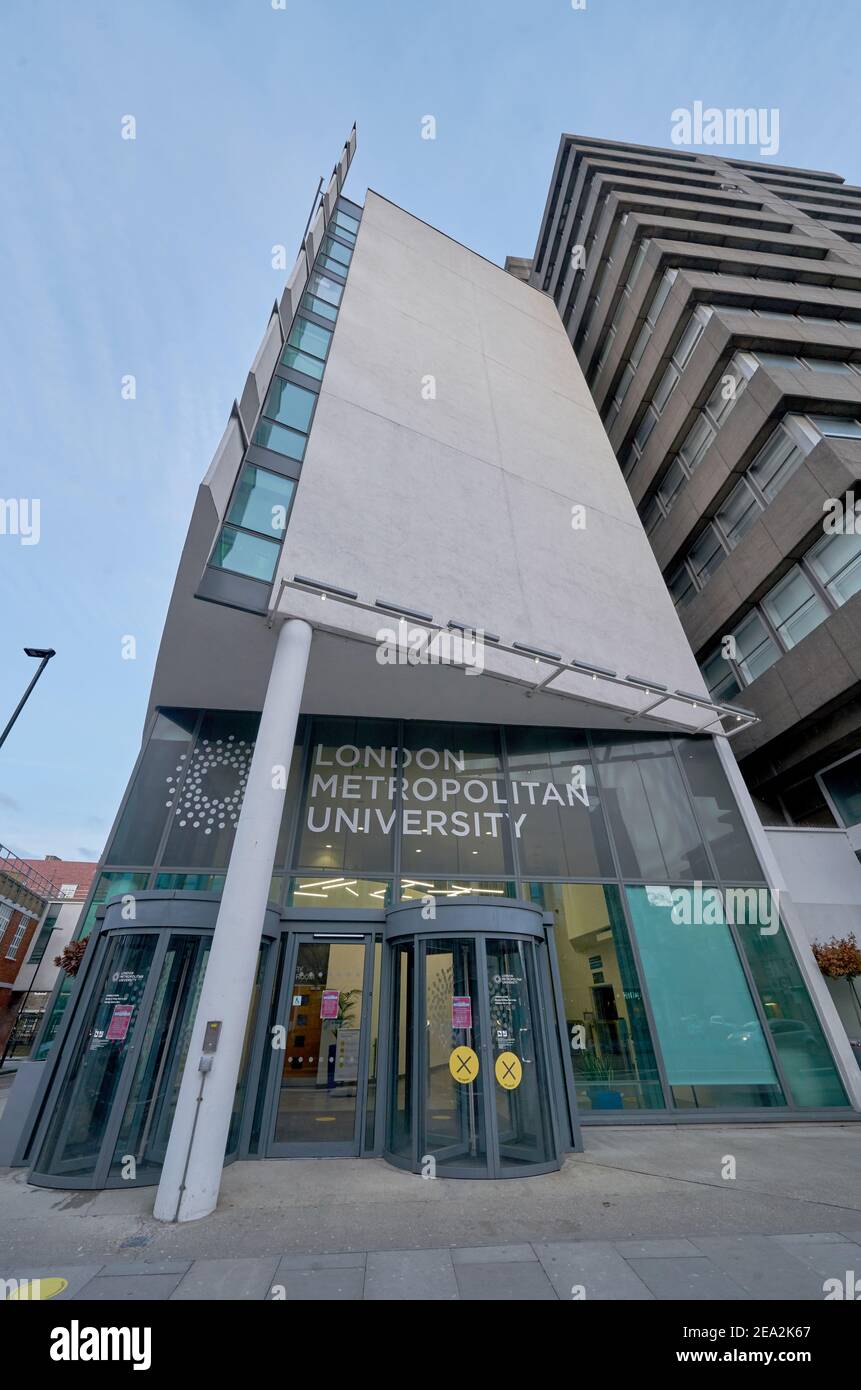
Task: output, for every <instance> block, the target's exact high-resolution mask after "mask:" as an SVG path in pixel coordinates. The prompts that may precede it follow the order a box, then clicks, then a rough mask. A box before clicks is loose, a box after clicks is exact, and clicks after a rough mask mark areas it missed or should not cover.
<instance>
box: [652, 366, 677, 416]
mask: <svg viewBox="0 0 861 1390" xmlns="http://www.w3.org/2000/svg"><path fill="white" fill-rule="evenodd" d="M678 384H679V369H678V367H676V366H674V364H673V363H672V362H671V363H670V365H669V366H668V367H667V370H666V371H665V372H664V375H663V376H662V377H661V380H660V382H659V383H658V387H657V390H656V391H655V394H654V396H653V397H652V405H653V406H654V408H655V410H656V411H657V412H658V414H659V415H660V414H661V412H662V411H663V409H664V406H665V405H666V404H667V401H668V400H669V399H670V396H671V395H672V394H673V392H674V391H675V389H676V387H677V386H678Z"/></svg>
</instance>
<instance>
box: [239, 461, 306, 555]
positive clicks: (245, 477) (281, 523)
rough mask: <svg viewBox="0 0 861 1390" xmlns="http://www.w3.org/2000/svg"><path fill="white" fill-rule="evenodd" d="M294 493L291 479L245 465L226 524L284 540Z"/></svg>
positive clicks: (251, 465) (294, 489)
mask: <svg viewBox="0 0 861 1390" xmlns="http://www.w3.org/2000/svg"><path fill="white" fill-rule="evenodd" d="M295 491H296V484H295V483H294V482H293V481H292V480H291V479H290V478H282V477H281V476H280V475H279V474H278V473H270V472H269V471H268V469H266V468H258V467H257V466H256V465H255V464H246V466H245V471H244V472H243V474H242V477H241V479H240V481H239V487H238V488H237V490H236V496H235V498H234V499H233V505H232V507H231V508H230V512H229V514H228V517H227V520H228V521H229V522H232V523H233V525H234V526H243V527H245V529H246V530H248V531H258V532H260V534H261V535H264V536H270V537H279V536H282V535H283V534H284V529H285V527H286V525H287V516H288V513H289V511H290V504H291V502H292V501H293V495H294V493H295Z"/></svg>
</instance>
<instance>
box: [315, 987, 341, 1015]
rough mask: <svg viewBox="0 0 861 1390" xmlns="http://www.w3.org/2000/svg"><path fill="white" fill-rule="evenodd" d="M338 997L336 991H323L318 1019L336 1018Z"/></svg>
mask: <svg viewBox="0 0 861 1390" xmlns="http://www.w3.org/2000/svg"><path fill="white" fill-rule="evenodd" d="M339 1002H340V995H339V993H338V991H337V990H336V989H324V990H323V998H322V999H321V1000H320V1017H321V1018H337V1017H338V1004H339Z"/></svg>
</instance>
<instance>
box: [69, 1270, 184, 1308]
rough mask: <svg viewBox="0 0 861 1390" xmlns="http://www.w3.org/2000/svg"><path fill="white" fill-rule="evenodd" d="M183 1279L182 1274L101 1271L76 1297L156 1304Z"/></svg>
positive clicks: (88, 1300)
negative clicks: (107, 1272) (104, 1273)
mask: <svg viewBox="0 0 861 1390" xmlns="http://www.w3.org/2000/svg"><path fill="white" fill-rule="evenodd" d="M181 1278H182V1275H181V1274H109V1275H106V1276H104V1277H103V1276H102V1275H100V1274H99V1275H96V1278H95V1279H91V1280H90V1282H89V1284H85V1286H84V1287H83V1288H82V1289H81V1291H80V1293H78V1294H76V1295H75V1297H76V1298H78V1299H81V1300H85V1301H86V1302H88V1303H113V1302H115V1301H116V1302H123V1301H125V1300H128V1301H129V1302H135V1303H155V1302H159V1301H163V1300H165V1299H168V1298H170V1296H171V1294H172V1293H173V1291H174V1289H175V1288H176V1286H177V1284H178V1283H179V1281H180V1279H181Z"/></svg>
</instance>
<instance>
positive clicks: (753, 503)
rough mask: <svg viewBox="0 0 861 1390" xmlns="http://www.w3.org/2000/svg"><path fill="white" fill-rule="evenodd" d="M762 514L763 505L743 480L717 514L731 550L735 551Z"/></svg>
mask: <svg viewBox="0 0 861 1390" xmlns="http://www.w3.org/2000/svg"><path fill="white" fill-rule="evenodd" d="M761 513H762V505H761V503H760V502H759V501H758V499H757V497H756V496H755V494H754V493H753V492H752V491H751V489H750V488H749V487H748V485H747V482H746V480H745V479H744V478H742V479H741V480H740V481H739V482H738V483H737V484H736V486H735V487H734V488H733V490H732V492H731V493H730V495H729V497H728V498H727V499H726V501H725V502H724V504H723V506H722V507H721V508H720V509H719V511H718V513H717V518H716V519H717V520H718V521H719V522H720V524H721V526H722V527H723V531H724V535H725V536H726V539H727V543H728V545H729V546H730V548H731V549H735V547H736V546H737V545H738V543H739V541H740V540H741V538H742V536H745V535H746V534H747V532H748V531H749V530H750V528H751V526H753V524H754V522H755V521H756V520H757V519H758V518H759V516H760V515H761Z"/></svg>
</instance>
